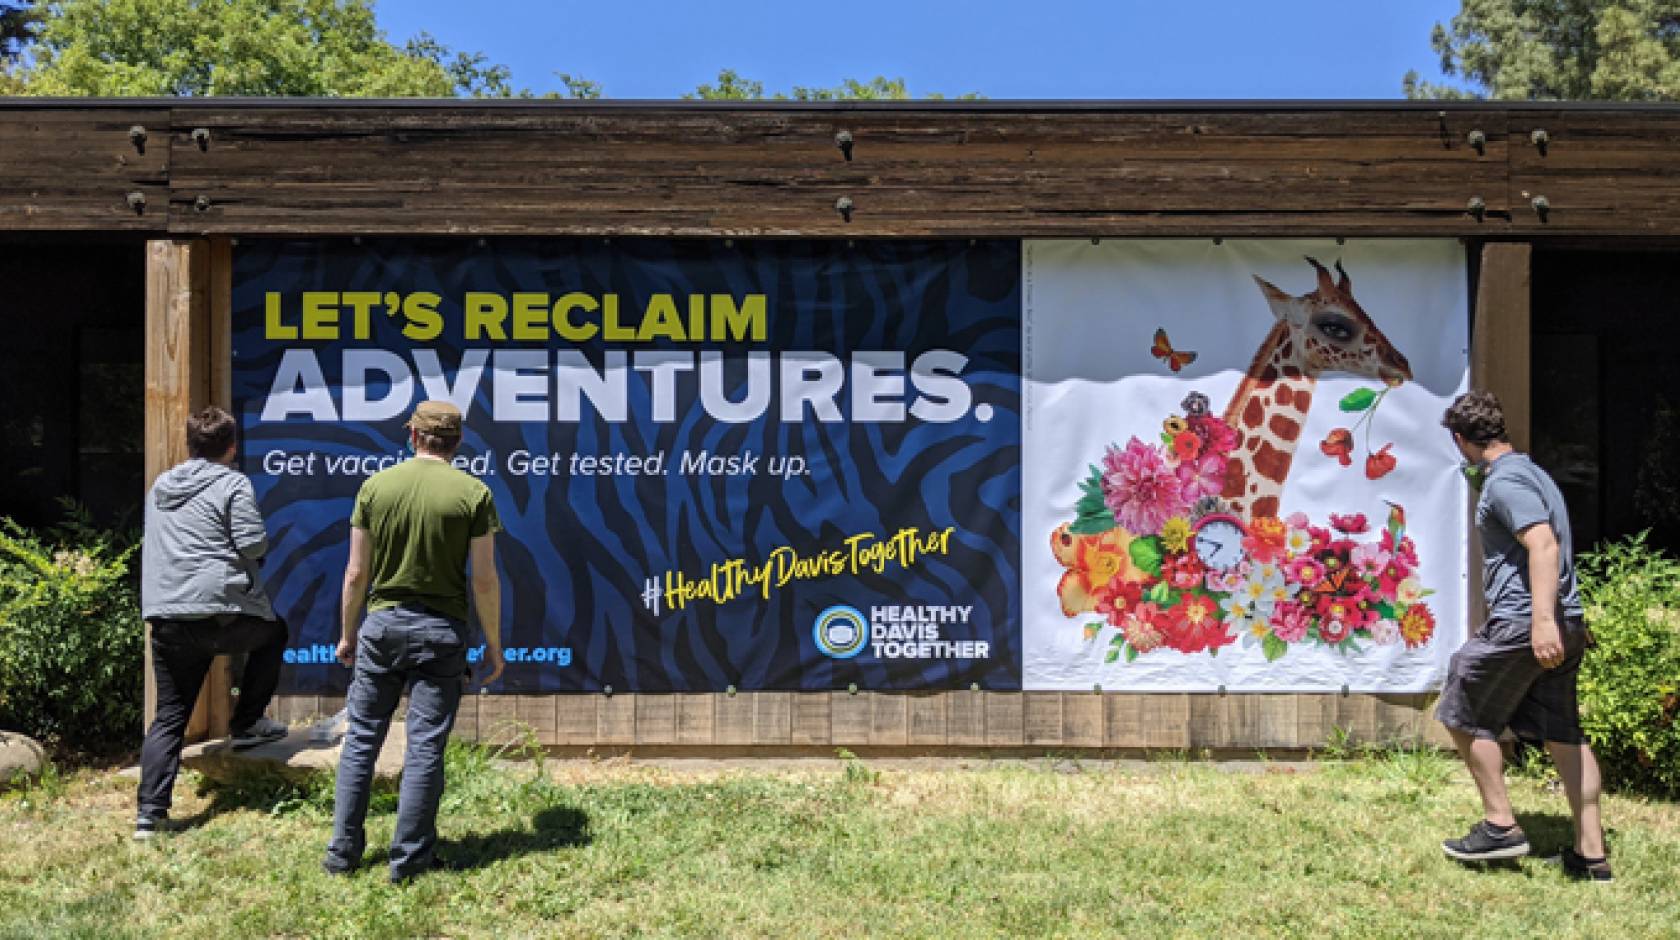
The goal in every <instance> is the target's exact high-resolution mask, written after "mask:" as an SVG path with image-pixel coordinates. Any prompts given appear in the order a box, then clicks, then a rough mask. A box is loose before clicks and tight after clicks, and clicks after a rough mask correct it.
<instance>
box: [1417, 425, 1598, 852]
mask: <svg viewBox="0 0 1680 940" xmlns="http://www.w3.org/2000/svg"><path fill="white" fill-rule="evenodd" d="M1441 423H1442V424H1443V425H1445V426H1446V428H1447V429H1448V430H1449V431H1451V432H1452V436H1453V442H1454V443H1455V444H1456V445H1457V446H1458V449H1459V452H1460V453H1462V454H1463V455H1464V458H1465V460H1467V461H1468V462H1469V464H1470V467H1471V470H1472V474H1473V478H1479V479H1480V481H1481V495H1480V498H1479V499H1478V500H1477V501H1476V532H1477V534H1479V535H1480V536H1481V541H1482V585H1483V590H1484V592H1485V594H1486V597H1487V607H1488V621H1487V623H1486V624H1484V625H1482V627H1481V629H1479V630H1477V631H1476V632H1475V634H1474V635H1472V636H1471V637H1470V639H1469V640H1468V641H1466V642H1465V644H1464V646H1463V647H1461V648H1460V649H1459V650H1458V652H1457V653H1455V654H1453V658H1452V665H1451V667H1450V668H1449V670H1448V673H1447V682H1446V686H1445V687H1444V688H1443V689H1442V690H1441V701H1440V704H1439V705H1438V706H1437V707H1436V712H1435V717H1436V718H1437V719H1439V720H1440V722H1441V723H1442V724H1443V725H1445V726H1446V728H1447V731H1448V733H1449V734H1451V735H1452V738H1453V742H1454V743H1455V744H1457V746H1458V750H1459V753H1460V755H1462V756H1463V758H1464V762H1465V764H1466V765H1467V766H1468V767H1469V768H1470V774H1471V776H1472V777H1473V778H1474V779H1475V781H1476V788H1477V789H1478V790H1479V791H1480V792H1481V796H1482V809H1483V812H1484V813H1485V816H1486V818H1484V819H1483V820H1482V821H1480V822H1478V823H1476V825H1475V826H1473V827H1472V828H1471V829H1470V832H1469V833H1468V834H1467V835H1465V836H1464V837H1463V838H1460V839H1448V840H1447V841H1445V842H1443V843H1442V845H1441V847H1442V849H1443V850H1444V851H1445V852H1446V853H1447V855H1449V856H1451V857H1453V858H1456V859H1459V860H1460V861H1489V860H1493V859H1509V858H1517V857H1519V856H1522V855H1527V854H1528V851H1529V844H1528V837H1527V836H1525V835H1524V834H1523V831H1522V829H1521V828H1520V827H1519V826H1518V825H1517V821H1516V817H1515V816H1513V815H1512V813H1511V802H1510V798H1509V796H1508V795H1507V793H1506V791H1505V778H1504V754H1503V753H1502V752H1501V750H1500V746H1499V736H1500V735H1501V734H1502V733H1503V732H1504V731H1505V730H1506V729H1507V728H1509V729H1510V730H1511V731H1513V732H1515V733H1516V735H1517V736H1518V737H1520V738H1524V739H1527V740H1531V741H1537V742H1543V743H1544V744H1545V746H1546V750H1547V751H1548V752H1549V753H1550V754H1551V756H1552V761H1553V762H1554V763H1555V764H1556V765H1557V769H1558V776H1559V777H1560V778H1562V780H1563V786H1564V790H1565V792H1566V793H1567V794H1568V796H1569V806H1570V810H1571V812H1572V813H1573V814H1574V817H1575V842H1574V844H1573V845H1571V846H1568V847H1566V848H1564V849H1563V851H1562V854H1561V856H1560V861H1561V862H1562V864H1563V868H1564V871H1565V872H1567V873H1568V874H1570V875H1572V876H1574V877H1578V878H1586V879H1590V880H1594V881H1608V880H1610V864H1609V862H1608V861H1606V860H1605V855H1604V830H1603V826H1602V824H1601V822H1600V820H1599V808H1598V796H1599V787H1600V784H1599V770H1598V761H1597V759H1596V758H1594V757H1593V752H1592V748H1591V747H1589V746H1588V744H1587V742H1586V738H1585V737H1584V736H1583V735H1582V734H1581V721H1580V712H1579V709H1578V708H1577V704H1576V678H1577V675H1578V673H1579V671H1580V666H1581V655H1582V652H1583V651H1584V650H1585V649H1586V646H1587V642H1588V634H1587V630H1586V627H1585V625H1584V624H1583V622H1582V617H1581V597H1580V589H1579V586H1578V584H1577V583H1576V579H1575V559H1574V557H1573V545H1572V544H1571V542H1570V531H1569V512H1568V509H1567V508H1566V507H1565V506H1564V503H1563V494H1562V493H1561V492H1559V491H1558V488H1557V484H1556V483H1553V482H1552V478H1551V477H1549V476H1547V475H1546V472H1545V471H1544V470H1541V469H1540V468H1539V466H1537V465H1536V464H1535V463H1534V461H1533V460H1530V459H1529V457H1528V456H1527V455H1526V454H1519V453H1517V452H1516V451H1515V450H1514V449H1513V448H1512V447H1511V444H1510V442H1509V441H1507V440H1506V438H1505V416H1504V413H1503V411H1502V410H1501V409H1500V406H1499V400H1498V399H1497V398H1495V397H1494V396H1493V395H1491V394H1489V393H1487V392H1471V393H1469V394H1467V395H1462V396H1460V397H1459V398H1458V400H1456V401H1454V402H1453V404H1452V407H1451V408H1449V409H1447V413H1446V416H1445V417H1444V418H1443V419H1442V421H1441Z"/></svg>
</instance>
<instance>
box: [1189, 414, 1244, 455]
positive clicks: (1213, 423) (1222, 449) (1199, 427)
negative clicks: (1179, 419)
mask: <svg viewBox="0 0 1680 940" xmlns="http://www.w3.org/2000/svg"><path fill="white" fill-rule="evenodd" d="M1190 429H1191V430H1193V431H1195V432H1196V433H1197V434H1198V435H1200V436H1201V438H1202V441H1203V442H1204V444H1205V445H1206V446H1205V448H1204V450H1206V451H1209V452H1212V453H1215V454H1218V455H1220V456H1222V457H1223V456H1225V455H1227V454H1229V453H1230V452H1231V451H1233V450H1236V449H1237V432H1236V429H1235V428H1233V427H1231V426H1230V425H1229V424H1226V423H1225V419H1223V418H1218V417H1215V416H1213V415H1197V416H1195V417H1192V418H1191V419H1190Z"/></svg>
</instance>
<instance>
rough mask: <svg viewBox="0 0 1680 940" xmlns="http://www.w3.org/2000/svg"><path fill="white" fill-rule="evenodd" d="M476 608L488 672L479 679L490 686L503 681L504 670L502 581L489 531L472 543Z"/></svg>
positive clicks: (493, 536) (492, 533) (491, 534)
mask: <svg viewBox="0 0 1680 940" xmlns="http://www.w3.org/2000/svg"><path fill="white" fill-rule="evenodd" d="M471 557H472V595H473V609H474V610H476V611H477V612H478V625H479V626H480V627H481V628H483V630H484V646H485V650H484V656H485V661H486V662H487V663H488V664H489V670H490V671H489V672H488V673H486V674H485V675H484V677H483V678H481V679H480V680H479V682H480V684H483V685H489V684H490V683H492V682H495V681H496V680H497V679H499V678H501V675H502V667H503V666H504V665H506V663H505V662H504V661H503V659H502V581H501V578H500V577H498V576H497V574H496V533H494V532H487V533H485V534H483V535H480V536H478V537H476V538H474V539H473V540H472V544H471Z"/></svg>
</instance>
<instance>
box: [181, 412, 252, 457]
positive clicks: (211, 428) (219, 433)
mask: <svg viewBox="0 0 1680 940" xmlns="http://www.w3.org/2000/svg"><path fill="white" fill-rule="evenodd" d="M238 431H239V422H237V421H235V420H234V418H233V415H230V414H228V413H227V412H225V411H223V410H222V409H220V408H217V407H216V406H215V405H211V406H209V407H208V408H205V409H204V410H203V411H200V412H199V413H197V414H195V415H193V416H191V417H189V418H188V419H187V454H188V455H189V456H192V457H203V458H204V459H206V460H220V459H222V455H223V454H226V453H227V452H228V448H230V447H232V446H233V442H234V439H235V438H236V437H237V435H238Z"/></svg>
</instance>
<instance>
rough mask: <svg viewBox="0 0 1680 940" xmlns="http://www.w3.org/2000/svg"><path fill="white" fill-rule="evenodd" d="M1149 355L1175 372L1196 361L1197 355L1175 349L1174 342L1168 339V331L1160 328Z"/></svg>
mask: <svg viewBox="0 0 1680 940" xmlns="http://www.w3.org/2000/svg"><path fill="white" fill-rule="evenodd" d="M1149 354H1150V355H1152V356H1154V357H1155V358H1156V359H1159V360H1161V361H1162V362H1164V363H1166V365H1167V368H1169V369H1171V370H1173V371H1174V372H1178V371H1180V370H1182V369H1183V368H1184V367H1185V366H1187V365H1189V364H1190V363H1192V362H1195V361H1196V353H1194V352H1190V351H1188V350H1178V349H1174V348H1173V345H1172V340H1169V339H1167V331H1166V330H1165V329H1162V328H1159V327H1157V328H1156V330H1155V342H1154V344H1153V345H1151V346H1150V347H1149Z"/></svg>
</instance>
